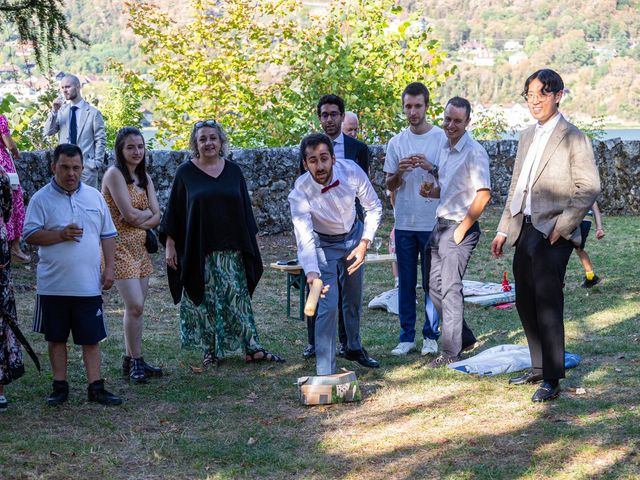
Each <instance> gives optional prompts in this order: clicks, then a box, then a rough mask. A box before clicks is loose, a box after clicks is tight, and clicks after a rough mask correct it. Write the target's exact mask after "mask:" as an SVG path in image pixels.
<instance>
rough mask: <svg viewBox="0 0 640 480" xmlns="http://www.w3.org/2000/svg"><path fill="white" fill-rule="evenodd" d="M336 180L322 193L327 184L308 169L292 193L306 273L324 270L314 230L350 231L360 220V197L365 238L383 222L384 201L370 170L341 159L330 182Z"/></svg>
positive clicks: (295, 229)
mask: <svg viewBox="0 0 640 480" xmlns="http://www.w3.org/2000/svg"><path fill="white" fill-rule="evenodd" d="M336 180H338V181H339V184H338V185H337V186H335V187H333V188H330V189H329V190H327V191H326V192H325V193H322V188H323V186H322V185H320V184H319V183H318V182H316V181H315V180H314V179H313V177H312V176H311V174H310V173H309V172H307V173H305V174H304V175H301V176H300V177H298V179H297V180H296V182H295V184H294V187H293V190H292V191H291V193H289V197H288V198H289V205H290V207H291V220H292V221H293V228H294V231H295V234H296V243H297V247H298V262H299V263H300V265H301V266H302V268H303V270H304V271H305V272H306V273H309V272H317V273H320V268H319V267H318V258H317V256H316V245H315V241H314V235H313V232H314V231H316V232H318V233H321V234H325V235H341V234H345V233H349V232H350V231H351V228H352V227H353V224H354V222H355V220H356V207H355V199H356V198H358V199H359V200H360V204H361V205H362V208H363V209H364V212H365V219H364V231H363V233H362V239H367V240H369V241H372V240H373V237H374V235H375V233H376V230H377V229H378V226H379V225H380V220H381V218H382V204H381V203H380V199H379V198H378V195H377V194H376V192H375V190H374V189H373V185H371V182H370V181H369V177H367V174H366V173H364V172H363V171H362V169H361V168H360V167H359V166H358V165H357V164H356V163H355V162H352V161H349V160H343V159H337V160H336V163H335V165H334V166H333V177H332V179H331V181H330V182H329V183H328V185H331V184H333V183H334V182H335V181H336Z"/></svg>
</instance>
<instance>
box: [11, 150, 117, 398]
mask: <svg viewBox="0 0 640 480" xmlns="http://www.w3.org/2000/svg"><path fill="white" fill-rule="evenodd" d="M82 169H83V164H82V151H81V150H80V148H79V147H78V146H77V145H71V144H61V145H58V146H57V147H56V149H55V150H54V152H53V164H52V170H53V174H54V176H53V178H52V179H51V182H50V183H49V184H48V185H46V186H45V187H43V188H41V189H40V190H38V191H37V192H36V193H35V194H34V195H33V197H32V198H31V201H30V202H29V208H28V209H27V215H26V220H25V226H24V238H25V240H26V242H27V243H29V244H31V245H38V247H39V249H38V255H39V257H40V262H39V263H38V270H37V293H38V297H37V305H36V311H35V315H34V330H35V331H37V332H40V333H44V337H45V339H46V340H47V342H48V343H49V359H50V361H51V370H52V372H53V392H52V393H51V394H50V395H49V397H47V403H48V404H49V405H51V406H56V405H60V404H62V403H64V402H66V401H67V398H68V396H69V384H68V383H67V339H68V338H69V333H70V332H71V333H72V334H73V341H74V343H75V344H76V345H81V346H82V359H83V361H84V365H85V369H86V371H87V379H88V381H89V387H88V389H87V393H88V398H89V401H90V402H98V403H101V404H103V405H119V404H121V403H122V400H121V399H120V398H119V397H118V396H116V395H114V394H112V393H110V392H108V391H107V390H105V388H104V380H102V379H101V378H100V345H99V342H100V341H101V340H103V339H104V338H106V336H107V331H106V326H105V323H104V316H103V313H102V295H101V293H102V292H101V290H108V289H109V288H111V285H112V284H113V279H114V269H113V268H114V266H113V263H114V254H115V237H116V235H117V232H116V228H115V226H114V224H113V221H112V219H111V214H110V213H109V209H108V207H107V205H106V202H105V201H104V198H103V197H102V195H101V194H100V192H99V191H98V190H96V189H95V188H93V187H90V186H88V185H86V184H84V183H82V182H81V181H80V176H81V175H82ZM101 251H102V256H103V257H104V264H105V266H104V270H103V271H102V272H101V271H100V259H101Z"/></svg>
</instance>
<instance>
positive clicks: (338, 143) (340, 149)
mask: <svg viewBox="0 0 640 480" xmlns="http://www.w3.org/2000/svg"><path fill="white" fill-rule="evenodd" d="M333 156H334V157H336V158H344V133H342V132H340V135H338V136H337V137H336V138H335V139H334V140H333Z"/></svg>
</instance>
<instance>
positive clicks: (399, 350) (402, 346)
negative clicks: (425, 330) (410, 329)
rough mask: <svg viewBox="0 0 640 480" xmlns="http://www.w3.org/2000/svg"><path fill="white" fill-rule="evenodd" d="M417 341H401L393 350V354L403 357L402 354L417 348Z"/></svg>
mask: <svg viewBox="0 0 640 480" xmlns="http://www.w3.org/2000/svg"><path fill="white" fill-rule="evenodd" d="M415 348H416V342H400V343H399V344H398V346H397V347H396V348H394V349H393V350H391V355H396V356H398V357H401V356H402V355H406V354H407V353H409V352H410V351H411V350H415Z"/></svg>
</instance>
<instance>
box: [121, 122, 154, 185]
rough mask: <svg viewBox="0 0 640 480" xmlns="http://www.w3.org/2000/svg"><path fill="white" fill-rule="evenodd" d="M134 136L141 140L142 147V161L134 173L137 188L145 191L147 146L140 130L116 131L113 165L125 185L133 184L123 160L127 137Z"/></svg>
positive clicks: (124, 128)
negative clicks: (136, 177)
mask: <svg viewBox="0 0 640 480" xmlns="http://www.w3.org/2000/svg"><path fill="white" fill-rule="evenodd" d="M130 136H134V137H140V138H142V144H143V145H145V147H144V156H143V157H142V161H141V162H140V163H139V164H138V165H137V166H136V169H135V172H136V175H137V176H138V186H139V187H140V188H144V189H145V190H146V189H147V164H146V156H147V146H146V144H145V141H144V137H143V136H142V133H141V132H140V130H138V129H137V128H135V127H122V128H121V129H120V130H118V133H117V135H116V145H115V147H114V150H115V154H116V155H115V156H116V158H115V164H116V168H117V169H118V170H120V173H122V176H123V177H124V181H125V182H127V185H128V184H130V183H133V178H131V174H130V173H129V169H128V168H127V162H126V160H125V159H124V142H125V140H126V139H127V137H130Z"/></svg>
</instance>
